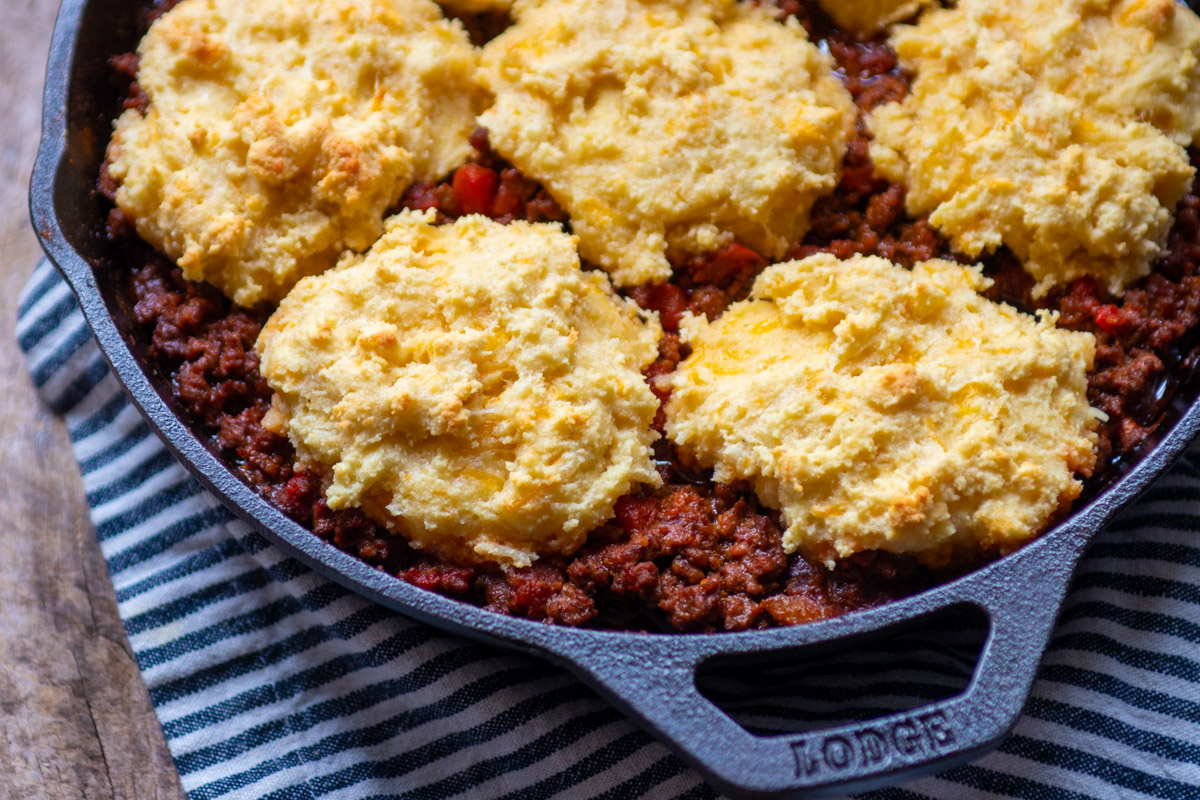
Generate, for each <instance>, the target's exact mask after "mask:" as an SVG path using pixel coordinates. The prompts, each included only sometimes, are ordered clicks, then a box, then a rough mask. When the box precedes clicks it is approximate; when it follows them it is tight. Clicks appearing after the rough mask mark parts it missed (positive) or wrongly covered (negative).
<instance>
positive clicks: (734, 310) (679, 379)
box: [666, 253, 1096, 566]
mask: <svg viewBox="0 0 1200 800" xmlns="http://www.w3.org/2000/svg"><path fill="white" fill-rule="evenodd" d="M988 284H989V281H988V280H987V279H986V278H983V277H982V276H981V275H980V274H979V272H978V270H977V269H971V268H967V267H962V266H960V265H958V264H954V263H952V262H946V261H925V262H922V263H920V264H917V265H916V266H915V267H914V268H913V269H912V270H911V271H909V270H904V269H901V268H899V267H897V266H895V265H893V264H891V263H889V262H887V261H885V260H883V259H881V258H876V257H863V256H856V257H854V258H852V259H850V260H848V261H839V260H838V259H837V258H835V257H834V256H832V255H829V254H824V253H822V254H818V255H814V256H810V257H809V258H806V259H804V260H802V261H790V262H785V263H781V264H775V265H773V266H770V267H768V268H767V269H766V270H765V271H764V272H763V273H762V274H761V275H759V277H758V280H757V281H755V284H754V289H753V292H752V294H751V299H749V300H745V301H742V302H739V303H735V304H734V305H732V306H730V307H729V308H728V309H726V311H725V313H724V314H722V315H721V317H720V318H719V319H717V320H716V321H714V322H711V323H710V322H708V321H706V320H704V319H703V318H694V317H693V318H689V319H686V320H685V321H684V323H683V330H684V339H685V340H686V341H687V342H688V343H689V344H690V345H691V346H692V354H691V355H690V356H688V357H687V358H686V359H685V360H684V361H683V362H682V363H681V364H680V365H679V368H678V369H677V371H676V372H675V373H674V375H673V377H672V378H671V388H672V394H671V400H670V402H669V403H668V404H667V425H666V432H667V436H668V437H669V438H670V439H671V440H672V441H673V442H674V443H675V445H676V446H677V447H678V448H679V450H680V451H681V453H682V454H683V455H684V456H685V457H686V458H688V459H691V460H692V461H693V462H695V463H699V464H701V465H703V466H705V467H711V468H712V469H713V478H714V480H717V481H722V482H726V481H732V480H748V481H750V482H751V483H752V484H753V485H754V488H755V490H756V492H757V493H758V496H759V497H760V498H761V499H762V501H763V502H764V503H766V504H767V505H769V506H771V507H774V508H778V509H781V510H782V512H783V519H784V522H785V524H786V526H787V528H786V531H785V532H784V536H783V542H784V547H785V549H789V550H791V549H795V548H797V547H799V548H801V549H802V550H803V552H804V553H805V554H806V555H808V556H809V557H811V558H814V559H817V560H820V561H823V562H825V563H826V564H828V565H831V566H832V564H833V563H835V562H836V560H838V559H842V558H846V557H848V556H851V555H854V554H855V553H860V552H863V551H868V550H887V551H891V552H898V553H914V554H916V555H917V557H918V558H920V559H921V560H922V561H925V562H926V563H932V564H945V563H947V562H948V561H949V560H950V559H951V558H952V557H953V556H954V555H956V554H961V553H963V552H972V551H978V550H984V551H992V552H1001V553H1003V552H1008V551H1010V550H1012V549H1014V548H1016V547H1017V546H1018V545H1020V544H1023V543H1024V542H1025V541H1027V540H1028V539H1030V538H1031V537H1032V536H1033V535H1034V534H1035V533H1036V532H1038V531H1041V530H1043V529H1044V528H1045V527H1046V525H1047V524H1048V523H1049V522H1050V520H1051V519H1053V518H1054V517H1055V516H1056V515H1057V514H1058V513H1060V512H1062V511H1064V510H1065V509H1066V508H1068V507H1069V505H1070V503H1071V501H1072V500H1074V499H1075V498H1076V497H1077V496H1078V495H1079V492H1080V490H1081V488H1082V484H1081V483H1080V481H1079V479H1078V478H1077V477H1076V475H1077V474H1078V475H1084V476H1086V475H1090V474H1091V472H1092V468H1093V466H1094V464H1095V443H1096V436H1095V433H1094V432H1093V429H1094V428H1095V425H1096V420H1095V417H1094V412H1092V410H1091V408H1090V407H1089V405H1088V401H1087V376H1086V371H1087V370H1088V369H1089V368H1090V367H1091V365H1092V360H1093V356H1094V351H1095V342H1094V340H1093V338H1092V336H1091V335H1090V334H1086V333H1076V332H1074V331H1063V330H1058V329H1057V328H1055V327H1054V320H1053V315H1051V314H1042V315H1040V316H1039V318H1038V319H1036V320H1035V319H1034V318H1033V317H1030V316H1028V315H1025V314H1022V313H1020V312H1018V311H1017V310H1015V309H1013V308H1011V307H1009V306H1005V305H1001V304H997V303H993V302H992V301H990V300H988V299H986V298H985V297H983V296H982V295H981V294H980V293H979V292H980V291H981V290H983V289H985V288H987V286H988Z"/></svg>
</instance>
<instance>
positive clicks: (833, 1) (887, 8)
mask: <svg viewBox="0 0 1200 800" xmlns="http://www.w3.org/2000/svg"><path fill="white" fill-rule="evenodd" d="M933 4H934V0H817V5H819V6H820V7H821V10H822V11H824V12H825V13H826V14H828V15H829V18H830V19H831V20H833V24H835V25H837V26H838V27H839V28H842V29H843V30H846V31H849V32H850V33H854V34H857V35H859V36H870V35H872V34H875V33H878V32H879V31H881V30H883V29H884V28H886V27H887V26H888V25H891V24H892V23H894V22H900V21H902V20H906V19H909V18H910V17H914V16H916V14H917V12H918V11H921V10H922V9H925V8H928V7H930V6H931V5H933Z"/></svg>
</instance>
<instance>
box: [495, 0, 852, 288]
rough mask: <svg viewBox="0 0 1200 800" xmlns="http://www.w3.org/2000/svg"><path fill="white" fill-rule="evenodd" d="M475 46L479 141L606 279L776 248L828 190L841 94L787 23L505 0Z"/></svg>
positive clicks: (711, 11)
mask: <svg viewBox="0 0 1200 800" xmlns="http://www.w3.org/2000/svg"><path fill="white" fill-rule="evenodd" d="M513 13H514V16H515V17H516V24H515V25H513V27H512V28H510V29H509V30H507V31H505V32H504V33H503V34H501V35H500V36H499V37H497V38H496V39H494V40H493V41H491V42H490V43H488V45H487V46H486V47H485V48H484V55H483V62H482V69H481V73H480V74H481V79H482V80H483V82H484V83H485V84H486V85H487V87H488V88H489V89H490V90H491V91H492V92H493V93H494V94H495V96H496V100H495V105H493V106H492V107H491V108H490V109H488V110H487V111H486V112H484V113H483V114H482V115H481V116H480V123H481V124H482V125H484V126H485V127H487V129H488V131H489V134H490V137H491V138H490V141H491V144H492V146H493V147H494V148H495V149H496V150H497V151H498V152H500V153H501V154H503V155H504V156H505V157H506V158H508V159H510V160H511V161H512V162H513V163H514V164H515V165H516V166H517V167H518V168H519V169H521V170H522V172H524V173H525V174H526V175H530V176H533V177H535V178H536V179H538V180H539V181H541V182H542V183H543V185H545V187H546V188H547V189H548V190H549V191H550V193H551V194H552V195H553V196H554V198H555V199H556V200H557V201H558V203H559V204H560V205H561V206H562V207H563V208H564V209H565V210H566V211H567V212H568V213H569V214H570V216H571V224H572V227H573V230H574V231H575V233H576V235H578V237H579V248H580V253H581V255H582V256H583V258H584V259H586V260H588V261H591V262H593V263H596V264H599V265H601V266H603V267H604V268H605V269H606V270H608V271H609V273H610V274H611V275H612V277H613V280H614V282H616V283H617V284H618V285H631V284H636V283H643V282H648V281H653V282H658V281H662V280H664V279H665V278H667V277H668V276H669V275H670V270H671V268H670V265H669V264H668V261H667V257H668V254H687V253H699V252H707V251H710V250H713V249H716V248H717V247H718V246H720V245H722V244H725V243H726V242H729V241H731V240H732V239H733V238H734V237H736V238H737V239H738V240H740V241H741V242H743V243H744V244H747V245H749V246H751V247H753V248H755V249H757V250H759V251H760V252H762V253H766V254H771V255H774V256H781V255H783V252H784V250H785V249H786V247H787V246H788V245H789V244H790V243H793V242H795V241H797V240H798V239H799V238H800V237H801V236H802V235H803V234H804V232H805V231H806V230H807V227H808V219H809V210H810V209H811V207H812V204H813V202H814V201H815V200H816V199H817V198H818V197H820V196H821V195H824V194H827V193H829V192H830V191H832V190H833V188H834V187H835V186H836V184H837V181H838V175H839V172H840V168H841V160H842V155H843V153H844V150H845V137H846V133H847V131H848V129H849V128H850V127H851V126H852V125H853V123H854V109H853V105H852V103H851V102H850V97H849V95H848V94H847V92H846V90H845V88H844V87H843V86H842V85H841V83H840V82H839V81H838V80H837V79H836V78H834V77H833V75H832V73H831V71H830V63H829V59H828V58H827V57H826V56H825V55H824V54H822V53H820V52H819V51H818V50H817V48H816V47H814V46H813V45H812V44H811V43H809V42H808V40H807V38H806V37H805V34H804V31H803V29H802V28H801V27H800V26H799V24H797V22H796V21H795V19H790V20H788V21H787V23H786V24H781V23H780V22H778V21H776V20H775V19H772V18H771V17H770V16H769V15H768V13H767V12H766V11H764V10H762V9H760V8H757V7H755V6H752V5H751V4H749V3H742V2H734V1H733V0H518V2H517V3H516V4H515V6H514V9H513Z"/></svg>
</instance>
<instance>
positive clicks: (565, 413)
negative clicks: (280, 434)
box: [257, 212, 661, 565]
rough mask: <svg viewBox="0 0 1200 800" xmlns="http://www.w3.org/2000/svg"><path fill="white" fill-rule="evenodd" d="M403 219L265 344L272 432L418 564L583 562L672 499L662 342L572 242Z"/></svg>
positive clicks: (286, 313)
mask: <svg viewBox="0 0 1200 800" xmlns="http://www.w3.org/2000/svg"><path fill="white" fill-rule="evenodd" d="M432 218H433V217H432V213H429V214H424V215H422V214H418V213H412V212H404V213H401V214H399V215H398V216H396V217H393V218H392V219H391V220H389V221H388V223H387V232H386V233H385V234H384V236H383V238H381V239H380V240H379V241H378V242H377V243H376V244H375V245H374V247H372V248H371V250H370V251H369V252H367V253H366V254H365V255H362V256H354V255H347V256H346V257H345V258H343V259H342V261H341V262H340V263H339V264H338V266H337V267H336V268H335V269H333V270H331V271H329V272H327V273H325V274H324V275H321V276H317V277H311V278H305V279H304V280H302V281H300V282H299V283H298V284H297V285H296V287H295V288H294V289H293V290H292V291H291V293H290V294H288V296H287V297H286V298H285V299H284V301H283V302H282V303H281V304H280V305H279V309H278V310H277V311H276V312H275V314H274V315H272V317H271V319H270V320H269V321H268V323H267V325H266V327H264V328H263V331H262V334H261V336H260V337H259V340H258V344H257V349H258V351H259V352H260V354H261V357H262V374H263V376H264V377H265V378H266V379H267V382H268V383H269V384H270V385H271V387H272V388H273V389H274V390H275V392H276V395H275V402H274V409H275V413H274V414H273V417H274V419H273V423H272V424H274V425H275V426H276V427H279V428H284V429H286V430H287V433H288V436H289V438H290V439H291V440H292V442H293V444H294V445H295V446H296V451H297V454H298V456H299V457H300V458H301V459H302V460H304V461H307V462H309V463H312V464H314V465H317V466H318V467H319V468H320V469H321V471H322V472H324V473H326V474H327V475H329V476H330V479H331V483H330V485H329V487H328V490H327V496H328V500H329V505H330V507H332V508H340V507H344V506H357V505H361V506H362V507H363V508H364V510H365V511H366V512H367V514H368V515H369V516H371V517H372V518H374V519H375V520H376V521H378V522H381V523H383V524H385V525H386V526H387V527H389V528H390V529H391V530H393V531H397V532H400V533H402V534H403V535H405V536H406V537H408V539H409V540H410V542H411V543H412V544H413V546H415V547H418V548H427V549H429V550H431V551H434V552H436V553H439V554H441V555H443V556H448V557H454V558H458V559H464V560H467V561H478V560H493V561H499V562H500V563H504V564H514V565H526V564H529V563H530V561H532V560H533V559H536V558H537V557H538V555H545V554H553V553H558V554H568V553H571V552H573V551H574V550H575V549H576V548H577V547H579V545H580V544H582V542H583V540H584V538H585V537H586V535H587V532H588V531H589V530H591V529H592V528H594V527H596V526H597V525H599V524H601V523H602V522H604V521H605V520H606V519H608V518H609V517H610V516H611V515H612V510H613V504H614V503H615V502H616V500H617V498H618V497H620V496H621V495H623V494H625V493H627V492H629V491H630V490H631V489H633V488H634V487H635V486H636V485H637V484H639V483H648V484H653V485H657V484H658V483H659V477H658V473H657V472H656V471H655V469H654V462H653V458H652V452H651V447H650V445H651V443H652V442H653V441H654V440H655V439H656V438H658V435H657V434H656V433H654V432H653V431H652V430H651V423H652V422H653V420H654V414H655V411H656V410H657V408H658V400H657V399H656V398H655V396H654V394H653V393H652V392H651V391H650V387H649V386H648V385H647V384H646V381H645V380H644V378H643V377H642V372H641V371H642V369H643V368H645V367H646V366H647V365H648V364H649V363H650V362H651V361H652V360H653V359H654V357H655V356H656V354H657V341H658V337H659V335H660V333H661V331H660V329H659V327H658V324H657V321H656V320H654V319H653V318H651V319H648V320H643V319H642V318H641V317H639V316H638V314H637V313H636V311H635V308H636V307H635V306H633V305H632V303H630V302H629V301H625V300H621V299H620V298H618V297H617V296H616V295H615V294H614V293H613V292H612V289H611V287H610V286H609V284H608V280H607V278H605V276H604V275H603V274H602V273H599V272H583V271H581V270H580V268H579V257H578V255H577V254H576V251H575V243H574V239H573V237H571V236H568V235H567V234H565V233H563V232H562V231H561V230H560V229H559V228H558V226H557V225H550V224H531V223H527V222H514V223H512V224H511V225H500V224H498V223H495V222H492V221H490V220H488V219H486V218H484V217H480V216H468V217H462V218H460V219H459V220H458V221H457V222H456V223H454V224H453V225H444V226H440V227H435V226H432V225H429V224H428V222H429V221H431V220H432Z"/></svg>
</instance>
